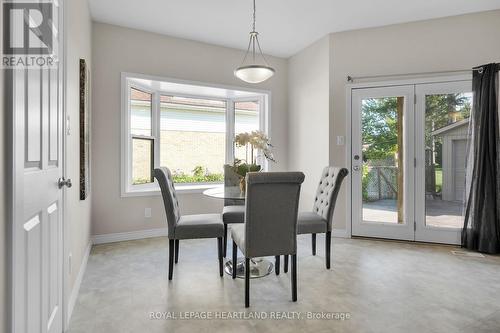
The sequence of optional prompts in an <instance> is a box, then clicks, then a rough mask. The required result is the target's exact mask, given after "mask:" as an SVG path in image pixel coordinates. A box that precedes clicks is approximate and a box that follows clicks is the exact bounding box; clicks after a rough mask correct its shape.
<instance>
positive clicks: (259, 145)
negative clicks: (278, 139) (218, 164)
mask: <svg viewBox="0 0 500 333" xmlns="http://www.w3.org/2000/svg"><path fill="white" fill-rule="evenodd" d="M234 141H235V144H236V146H237V147H245V161H242V160H240V159H235V160H234V164H233V170H234V172H235V173H236V174H238V176H239V177H240V189H241V191H242V192H244V191H245V189H246V183H245V177H246V175H247V173H248V172H257V171H260V170H261V169H262V167H261V166H260V165H259V164H257V158H258V157H259V156H263V157H264V158H265V159H266V160H268V161H271V162H276V160H275V159H274V155H273V152H272V149H273V145H272V144H271V142H270V140H269V138H268V137H267V135H266V134H265V133H264V132H261V131H253V132H250V133H248V132H245V133H240V134H237V135H236V137H235V140H234ZM260 154H261V155H260Z"/></svg>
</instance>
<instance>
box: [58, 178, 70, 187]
mask: <svg viewBox="0 0 500 333" xmlns="http://www.w3.org/2000/svg"><path fill="white" fill-rule="evenodd" d="M57 186H58V187H59V188H63V186H67V187H71V186H73V184H72V183H71V179H69V178H68V179H65V178H64V177H62V178H59V180H58V181H57Z"/></svg>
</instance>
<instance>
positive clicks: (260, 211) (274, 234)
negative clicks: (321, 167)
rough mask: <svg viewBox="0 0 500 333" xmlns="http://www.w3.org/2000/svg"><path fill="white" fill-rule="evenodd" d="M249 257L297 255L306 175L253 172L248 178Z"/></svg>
mask: <svg viewBox="0 0 500 333" xmlns="http://www.w3.org/2000/svg"><path fill="white" fill-rule="evenodd" d="M246 181H247V188H246V198H247V199H246V212H245V249H244V253H245V256H247V257H251V258H254V257H264V256H270V255H281V254H295V253H296V251H297V214H298V207H299V197H300V186H301V184H302V182H303V181H304V174H303V173H302V172H249V173H247V177H246Z"/></svg>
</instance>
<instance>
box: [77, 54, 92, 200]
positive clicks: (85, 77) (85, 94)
mask: <svg viewBox="0 0 500 333" xmlns="http://www.w3.org/2000/svg"><path fill="white" fill-rule="evenodd" d="M79 96H80V200H85V199H87V197H88V194H89V193H90V70H89V68H88V67H87V62H86V61H85V59H80V95H79Z"/></svg>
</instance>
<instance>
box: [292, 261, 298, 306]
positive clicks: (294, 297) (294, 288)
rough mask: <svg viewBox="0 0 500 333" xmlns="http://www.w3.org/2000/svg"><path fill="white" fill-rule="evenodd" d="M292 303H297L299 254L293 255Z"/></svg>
mask: <svg viewBox="0 0 500 333" xmlns="http://www.w3.org/2000/svg"><path fill="white" fill-rule="evenodd" d="M292 301H294V302H297V254H292Z"/></svg>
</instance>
